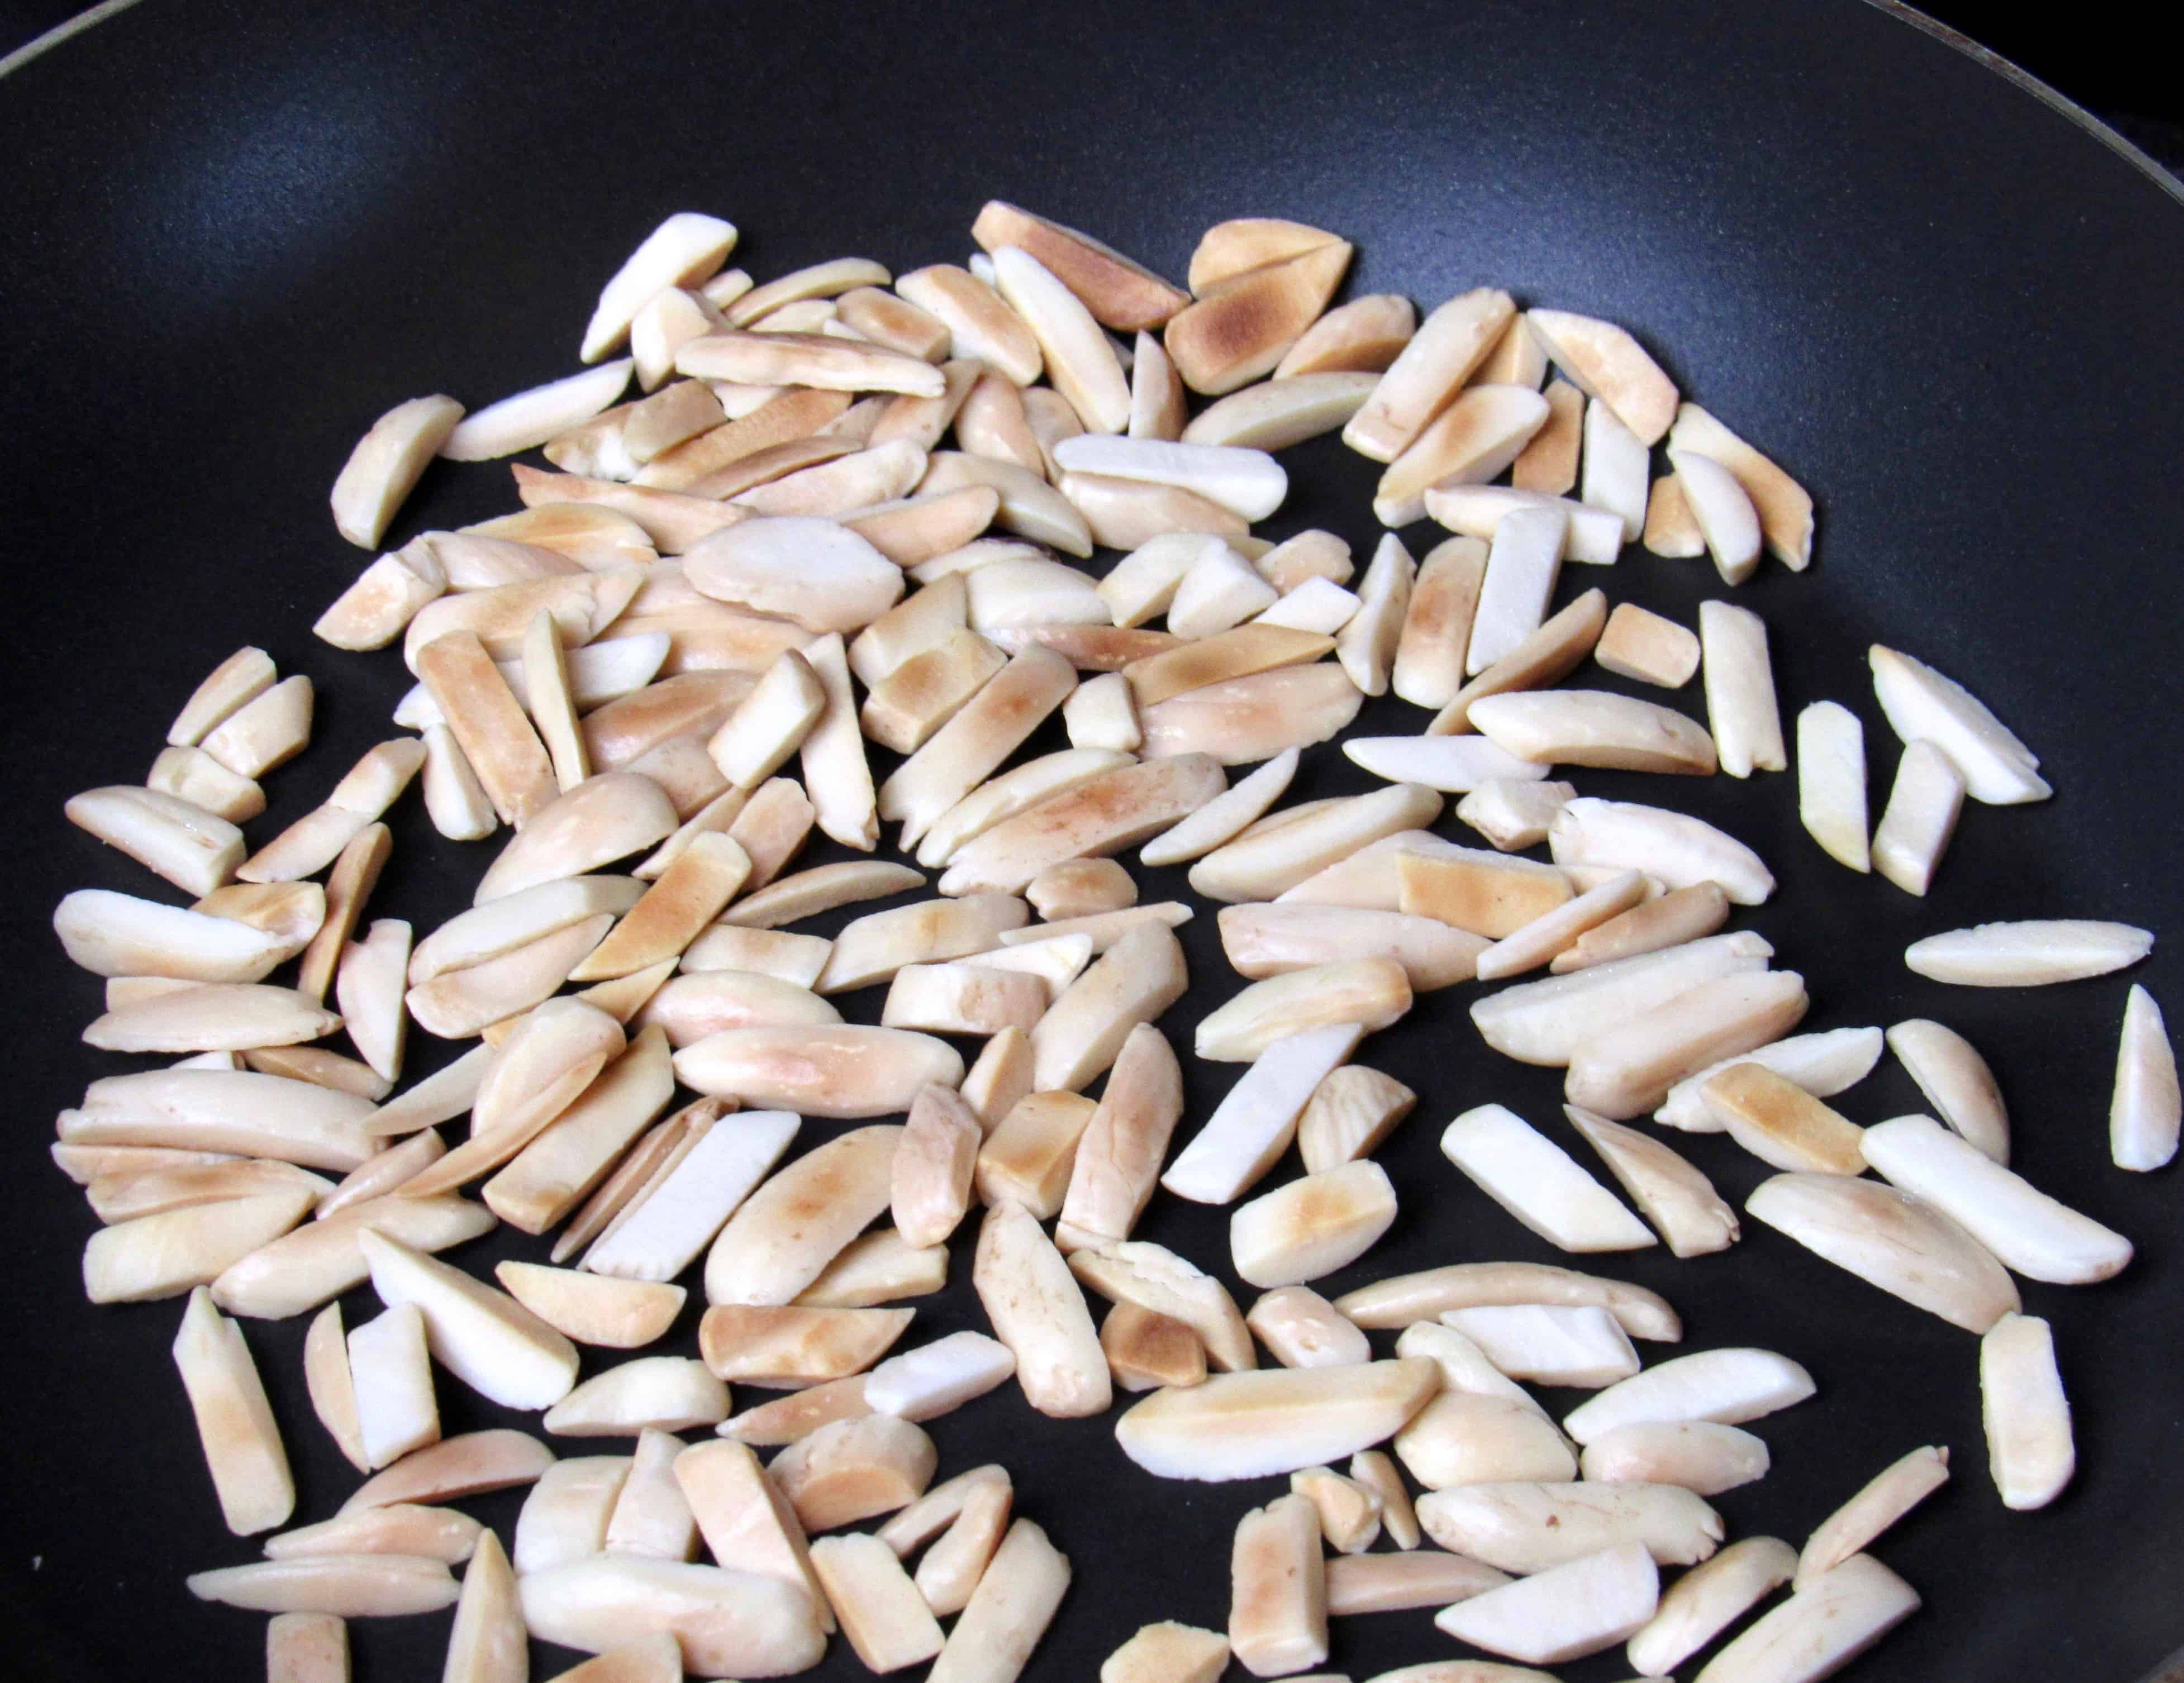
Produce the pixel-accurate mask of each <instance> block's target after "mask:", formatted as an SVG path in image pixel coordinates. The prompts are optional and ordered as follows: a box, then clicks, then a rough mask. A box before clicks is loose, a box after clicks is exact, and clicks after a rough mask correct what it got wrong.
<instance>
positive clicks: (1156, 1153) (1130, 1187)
mask: <svg viewBox="0 0 2184 1683" xmlns="http://www.w3.org/2000/svg"><path fill="white" fill-rule="evenodd" d="M1182 1114H1183V1072H1182V1069H1181V1068H1180V1066H1179V1065H1178V1064H1177V1062H1176V1057H1175V1053H1174V1051H1173V1048H1172V1047H1170V1046H1169V1045H1168V1042H1167V1036H1164V1035H1163V1034H1162V1033H1161V1031H1160V1030H1158V1029H1157V1028H1156V1027H1154V1026H1153V1025H1151V1024H1150V1023H1140V1024H1139V1025H1137V1026H1135V1027H1134V1028H1133V1029H1132V1030H1130V1032H1129V1034H1128V1036H1127V1037H1126V1038H1125V1039H1124V1040H1123V1043H1122V1048H1121V1050H1120V1051H1119V1052H1118V1053H1117V1054H1116V1057H1115V1064H1114V1068H1113V1069H1112V1072H1111V1073H1110V1075H1108V1078H1107V1086H1106V1091H1105V1093H1104V1095H1103V1096H1102V1097H1101V1099H1100V1103H1099V1105H1098V1107H1097V1108H1095V1110H1094V1111H1093V1113H1092V1114H1091V1116H1090V1118H1089V1119H1088V1120H1087V1121H1086V1123H1085V1124H1084V1128H1083V1131H1082V1133H1081V1135H1080V1136H1079V1138H1078V1142H1077V1147H1076V1150H1075V1153H1074V1154H1073V1159H1072V1168H1071V1170H1070V1175H1069V1180H1068V1190H1067V1194H1066V1196H1065V1197H1063V1199H1062V1202H1061V1209H1060V1214H1061V1224H1060V1225H1059V1226H1058V1227H1057V1228H1056V1242H1057V1244H1060V1245H1061V1246H1063V1247H1067V1249H1069V1250H1073V1251H1074V1250H1080V1249H1084V1248H1086V1247H1095V1246H1100V1245H1106V1244H1115V1243H1119V1242H1120V1241H1123V1240H1126V1239H1128V1237H1129V1236H1130V1231H1131V1229H1132V1228H1134V1226H1135V1225H1137V1220H1138V1218H1139V1216H1140V1215H1141V1214H1144V1212H1145V1205H1146V1203H1148V1202H1149V1201H1150V1200H1151V1197H1152V1191H1153V1186H1154V1184H1155V1182H1156V1180H1158V1179H1159V1177H1160V1166H1161V1164H1162V1162H1163V1161H1164V1160H1165V1159H1166V1158H1167V1147H1168V1141H1169V1140H1170V1139H1171V1138H1172V1137H1173V1134H1174V1131H1175V1125H1176V1123H1177V1121H1178V1119H1180V1118H1181V1116H1182ZM997 1160H998V1154H997ZM1037 1190H1039V1191H1044V1190H1045V1188H1044V1187H1039V1188H1037Z"/></svg>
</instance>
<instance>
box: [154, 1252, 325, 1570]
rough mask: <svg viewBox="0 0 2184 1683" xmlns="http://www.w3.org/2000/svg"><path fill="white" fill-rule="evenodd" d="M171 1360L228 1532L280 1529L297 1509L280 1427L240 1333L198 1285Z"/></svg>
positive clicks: (239, 1534) (183, 1317)
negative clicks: (185, 1395) (186, 1398)
mask: <svg viewBox="0 0 2184 1683" xmlns="http://www.w3.org/2000/svg"><path fill="white" fill-rule="evenodd" d="M174 1357H175V1367H176V1368H177V1369H179V1370H180V1371H181V1377H182V1385H183V1388H184V1389H185V1390H186V1391H187V1392H188V1393H189V1399H190V1408H191V1410H192V1413H193V1414H195V1415H196V1417H197V1428H198V1441H199V1443H200V1444H201V1445H202V1446H203V1449H204V1456H205V1464H206V1466H207V1467H208V1468H209V1469H210V1471H211V1473H212V1480H213V1487H214V1491H215V1492H216V1493H217V1494H218V1496H219V1497H220V1514H221V1517H222V1518H223V1519H226V1522H227V1528H228V1530H231V1531H232V1532H234V1533H235V1534H236V1536H249V1535H250V1534H251V1533H252V1532H253V1531H263V1530H270V1529H271V1528H272V1527H274V1526H276V1525H281V1523H283V1522H284V1521H285V1520H286V1519H287V1518H288V1516H289V1514H292V1513H293V1512H294V1511H295V1506H296V1487H295V1483H294V1480H292V1478H291V1477H290V1475H289V1472H288V1457H287V1451H286V1450H285V1449H283V1448H282V1447H281V1429H280V1427H279V1426H278V1425H276V1423H275V1421H274V1419H273V1410H272V1407H271V1405H270V1403H269V1402H267V1401H266V1400H265V1386H264V1385H263V1383H261V1382H260V1380H259V1377H258V1369H257V1366H256V1364H253V1362H252V1360H251V1359H250V1348H249V1346H248V1345H247V1344H245V1343H244V1342H243V1339H242V1329H241V1328H240V1327H238V1326H237V1325H236V1324H235V1323H234V1322H233V1321H231V1320H228V1319H225V1318H224V1317H223V1316H222V1315H221V1314H220V1311H219V1310H217V1309H216V1308H214V1307H213V1302H212V1294H211V1293H210V1292H209V1291H206V1290H205V1289H204V1287H203V1286H198V1288H197V1289H196V1290H195V1291H192V1293H191V1294H190V1301H189V1307H188V1308H187V1309H185V1310H184V1311H183V1313H182V1325H181V1330H180V1331H179V1332H178V1333H177V1334H176V1335H175V1347H174Z"/></svg>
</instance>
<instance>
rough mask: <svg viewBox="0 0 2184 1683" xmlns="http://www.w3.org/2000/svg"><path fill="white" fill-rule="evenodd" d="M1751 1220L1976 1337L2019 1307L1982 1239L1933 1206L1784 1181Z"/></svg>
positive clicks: (1868, 1189)
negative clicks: (1760, 1222) (1982, 1243)
mask: <svg viewBox="0 0 2184 1683" xmlns="http://www.w3.org/2000/svg"><path fill="white" fill-rule="evenodd" d="M1744 1208H1745V1212H1746V1214H1748V1215H1750V1216H1751V1217H1752V1219H1754V1220H1756V1221H1763V1222H1764V1223H1766V1224H1767V1225H1768V1226H1769V1227H1772V1228H1774V1229H1775V1230H1777V1231H1778V1232H1780V1233H1785V1234H1786V1235H1788V1236H1790V1237H1791V1238H1792V1239H1794V1240H1796V1241H1797V1243H1799V1244H1801V1245H1802V1246H1803V1247H1805V1248H1806V1249H1807V1250H1808V1251H1811V1252H1812V1253H1814V1255H1816V1256H1818V1257H1820V1258H1823V1259H1824V1260H1825V1261H1828V1262H1831V1263H1833V1264H1836V1267H1838V1268H1841V1269H1845V1270H1847V1272H1849V1273H1852V1274H1854V1275H1857V1276H1858V1278H1859V1279H1861V1280H1864V1281H1866V1282H1867V1283H1868V1284H1869V1285H1872V1286H1879V1287H1880V1289H1881V1290H1882V1291H1886V1292H1889V1293H1890V1294H1892V1296H1895V1297H1901V1298H1902V1299H1903V1301H1904V1302H1905V1303H1910V1304H1913V1305H1914V1306H1916V1307H1917V1308H1922V1309H1925V1310H1928V1311H1930V1312H1931V1313H1932V1314H1937V1315H1939V1316H1940V1317H1941V1318H1942V1319H1944V1320H1946V1321H1948V1322H1950V1323H1951V1324H1952V1325H1956V1326H1961V1327H1963V1328H1964V1329H1965V1330H1968V1331H1970V1332H1979V1333H1983V1332H1985V1331H1986V1330H1987V1329H1988V1328H1989V1327H1991V1326H1992V1325H1994V1324H1995V1323H1996V1322H1997V1320H1999V1319H2001V1318H2002V1317H2003V1316H2004V1315H2005V1314H2014V1313H2015V1312H2016V1310H2017V1308H2018V1297H2017V1288H2016V1286H2014V1285H2013V1284H2012V1283H2011V1281H2010V1278H2009V1275H2008V1274H2006V1273H2005V1272H2003V1266H2002V1264H2000V1263H1998V1262H1997V1261H1996V1260H1995V1258H1994V1257H1993V1255H1992V1253H1990V1252H1989V1251H1988V1250H1987V1249H1986V1247H1984V1246H1982V1245H1981V1243H1980V1242H1979V1241H1978V1240H1976V1239H1975V1238H1974V1237H1973V1236H1971V1235H1970V1233H1968V1232H1966V1231H1965V1230H1964V1228H1962V1227H1960V1226H1959V1225H1958V1224H1957V1223H1956V1222H1955V1221H1954V1220H1953V1219H1951V1218H1950V1217H1948V1216H1947V1215H1945V1214H1942V1212H1941V1211H1940V1210H1939V1209H1936V1208H1934V1207H1933V1206H1932V1205H1931V1204H1928V1203H1924V1202H1922V1201H1921V1200H1919V1199H1918V1198H1915V1197H1912V1196H1910V1194H1908V1193H1907V1192H1902V1191H1897V1189H1896V1188H1895V1187H1893V1186H1882V1185H1880V1183H1879V1182H1878V1181H1873V1180H1859V1179H1856V1178H1854V1177H1853V1176H1850V1175H1775V1177H1774V1178H1773V1179H1772V1180H1766V1181H1763V1182H1762V1183H1761V1184H1760V1186H1758V1189H1757V1190H1756V1191H1753V1192H1752V1195H1751V1196H1750V1197H1747V1198H1746V1199H1745V1201H1744Z"/></svg>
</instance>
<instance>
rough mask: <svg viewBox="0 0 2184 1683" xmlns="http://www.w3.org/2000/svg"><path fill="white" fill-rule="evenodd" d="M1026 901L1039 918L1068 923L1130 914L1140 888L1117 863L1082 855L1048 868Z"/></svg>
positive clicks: (1026, 894)
mask: <svg viewBox="0 0 2184 1683" xmlns="http://www.w3.org/2000/svg"><path fill="white" fill-rule="evenodd" d="M1024 898H1025V899H1027V900H1028V901H1030V902H1031V907H1032V909H1033V910H1034V912H1036V913H1038V914H1039V916H1040V917H1042V918H1045V919H1050V920H1052V921H1056V922H1066V921H1067V919H1071V918H1084V917H1091V916H1094V915H1095V914H1099V913H1101V912H1120V911H1124V910H1127V909H1128V908H1130V907H1132V906H1134V905H1135V904H1137V901H1138V885H1137V883H1136V882H1135V881H1134V880H1133V879H1132V878H1131V875H1130V874H1129V872H1128V871H1127V870H1125V869H1123V867H1122V866H1120V865H1118V864H1116V863H1115V861H1114V860H1112V859H1110V858H1085V857H1083V856H1082V855H1079V856H1078V857H1075V858H1067V859H1063V860H1061V861H1060V862H1059V863H1057V864H1050V865H1048V866H1046V867H1045V869H1042V870H1041V871H1040V872H1039V875H1036V876H1034V878H1032V880H1031V882H1030V884H1029V885H1028V886H1027V887H1026V888H1025V890H1024Z"/></svg>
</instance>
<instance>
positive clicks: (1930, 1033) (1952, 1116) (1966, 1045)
mask: <svg viewBox="0 0 2184 1683" xmlns="http://www.w3.org/2000/svg"><path fill="white" fill-rule="evenodd" d="M1888 1048H1889V1050H1890V1051H1892V1052H1893V1053H1895V1054H1896V1057H1897V1062H1899V1063H1901V1064H1903V1068H1904V1069H1905V1070H1906V1071H1907V1072H1908V1074H1909V1075H1910V1077H1911V1079H1912V1080H1914V1081H1915V1082H1917V1083H1918V1086H1919V1092H1920V1093H1921V1094H1923V1095H1924V1096H1925V1100H1926V1103H1929V1104H1931V1105H1932V1106H1933V1107H1934V1111H1935V1114H1936V1115H1938V1116H1939V1117H1940V1118H1941V1119H1942V1120H1943V1121H1944V1122H1946V1123H1947V1124H1948V1125H1949V1126H1950V1127H1952V1128H1953V1129H1955V1130H1957V1132H1958V1133H1959V1134H1961V1135H1963V1136H1964V1138H1965V1139H1966V1140H1968V1141H1970V1142H1971V1143H1972V1145H1973V1146H1974V1147H1976V1148H1977V1149H1978V1150H1979V1151H1980V1152H1981V1153H1982V1154H1983V1155H1985V1156H1986V1157H1990V1158H1993V1159H1994V1161H1996V1162H1997V1163H2000V1164H2008V1163H2009V1111H2008V1109H2007V1108H2005V1107H2004V1105H2003V1098H2002V1090H2001V1088H2000V1087H1999V1086H1997V1084H1996V1081H1995V1079H1994V1072H1993V1071H1992V1069H1988V1068H1987V1064H1986V1059H1985V1058H1981V1056H1980V1055H1979V1052H1978V1049H1977V1048H1976V1047H1974V1046H1973V1045H1972V1043H1971V1042H1970V1041H1968V1040H1966V1039H1965V1038H1964V1036H1962V1035H1960V1034H1958V1032H1957V1031H1956V1030H1953V1029H1951V1028H1948V1027H1946V1026H1944V1025H1942V1024H1940V1023H1936V1022H1932V1021H1930V1020H1928V1019H1925V1018H1913V1019H1910V1020H1909V1021H1908V1022H1902V1023H1897V1024H1896V1025H1894V1026H1893V1027H1892V1028H1891V1029H1890V1030H1888Z"/></svg>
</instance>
